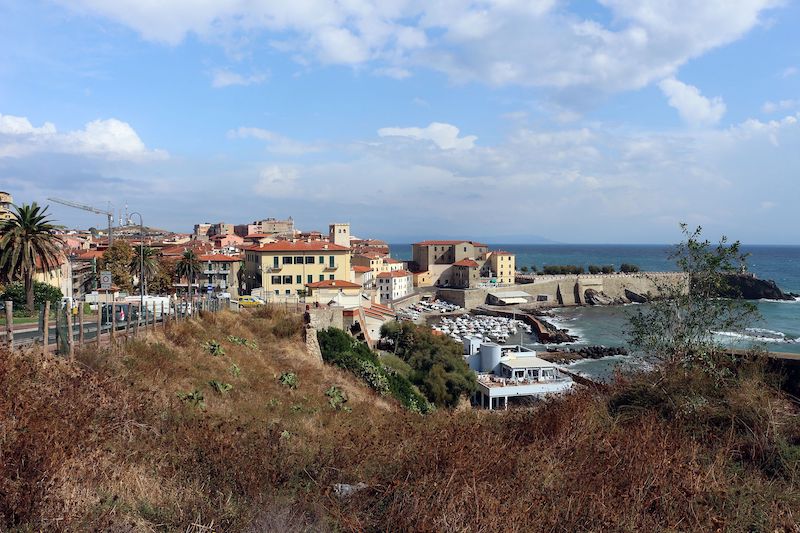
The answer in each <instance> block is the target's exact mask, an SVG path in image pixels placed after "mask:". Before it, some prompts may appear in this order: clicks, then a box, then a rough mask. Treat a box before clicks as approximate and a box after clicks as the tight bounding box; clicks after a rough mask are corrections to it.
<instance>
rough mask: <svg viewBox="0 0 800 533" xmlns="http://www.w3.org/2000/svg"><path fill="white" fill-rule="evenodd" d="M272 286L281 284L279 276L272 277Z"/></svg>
mask: <svg viewBox="0 0 800 533" xmlns="http://www.w3.org/2000/svg"><path fill="white" fill-rule="evenodd" d="M272 284H273V285H280V284H281V277H280V276H272Z"/></svg>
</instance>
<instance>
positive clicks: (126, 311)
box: [101, 303, 136, 324]
mask: <svg viewBox="0 0 800 533" xmlns="http://www.w3.org/2000/svg"><path fill="white" fill-rule="evenodd" d="M114 314H115V315H116V322H117V323H120V322H125V321H127V320H136V317H135V316H134V317H131V306H130V305H129V304H121V303H115V304H114ZM101 320H102V322H103V324H111V305H109V304H103V307H102V315H101Z"/></svg>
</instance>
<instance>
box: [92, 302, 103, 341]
mask: <svg viewBox="0 0 800 533" xmlns="http://www.w3.org/2000/svg"><path fill="white" fill-rule="evenodd" d="M102 333H103V308H102V307H100V298H98V299H97V332H96V333H95V337H94V342H95V344H97V345H98V346H100V335H102Z"/></svg>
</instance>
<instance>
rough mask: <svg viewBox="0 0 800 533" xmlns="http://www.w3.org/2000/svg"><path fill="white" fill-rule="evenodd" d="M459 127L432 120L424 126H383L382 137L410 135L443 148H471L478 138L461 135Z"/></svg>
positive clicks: (380, 132)
mask: <svg viewBox="0 0 800 533" xmlns="http://www.w3.org/2000/svg"><path fill="white" fill-rule="evenodd" d="M458 134H459V129H458V128H457V127H455V126H453V125H452V124H445V123H443V122H431V123H430V124H428V126H426V127H424V128H381V129H379V130H378V135H379V136H381V137H408V138H409V139H416V140H421V141H430V142H432V143H433V144H435V145H436V146H438V147H439V148H441V149H442V150H469V149H471V148H472V147H473V146H475V141H476V140H477V139H478V138H477V137H476V136H475V135H467V136H465V137H459V136H458Z"/></svg>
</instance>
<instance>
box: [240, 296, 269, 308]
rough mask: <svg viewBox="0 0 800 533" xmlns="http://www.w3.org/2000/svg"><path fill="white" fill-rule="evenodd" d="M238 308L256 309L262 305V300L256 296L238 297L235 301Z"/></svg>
mask: <svg viewBox="0 0 800 533" xmlns="http://www.w3.org/2000/svg"><path fill="white" fill-rule="evenodd" d="M237 303H238V304H239V307H258V306H259V305H264V303H265V302H264V300H262V299H261V298H258V297H256V296H239V299H238V300H237Z"/></svg>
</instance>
